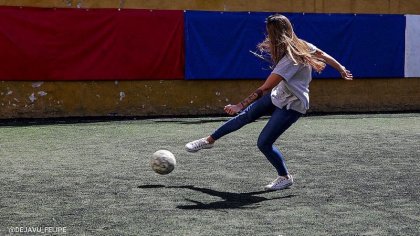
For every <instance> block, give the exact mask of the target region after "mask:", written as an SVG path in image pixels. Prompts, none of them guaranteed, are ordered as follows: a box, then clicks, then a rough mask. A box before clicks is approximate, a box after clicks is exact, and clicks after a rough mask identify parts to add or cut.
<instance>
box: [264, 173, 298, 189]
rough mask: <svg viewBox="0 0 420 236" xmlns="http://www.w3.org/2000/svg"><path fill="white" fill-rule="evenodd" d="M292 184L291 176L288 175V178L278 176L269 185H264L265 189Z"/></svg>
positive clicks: (283, 187)
mask: <svg viewBox="0 0 420 236" xmlns="http://www.w3.org/2000/svg"><path fill="white" fill-rule="evenodd" d="M292 184H293V177H292V176H291V175H289V178H286V177H283V176H279V177H277V179H275V180H274V181H273V182H271V183H270V184H269V185H266V186H265V187H264V189H265V190H282V189H285V188H288V187H290V186H292Z"/></svg>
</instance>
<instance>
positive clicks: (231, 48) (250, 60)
mask: <svg viewBox="0 0 420 236" xmlns="http://www.w3.org/2000/svg"><path fill="white" fill-rule="evenodd" d="M271 14H273V13H267V12H265V13H262V12H250V13H248V12H223V13H222V12H206V11H187V12H186V13H185V39H186V45H185V48H186V63H185V66H186V68H185V77H186V79H265V78H266V77H267V75H268V74H269V73H270V69H269V64H268V63H266V62H263V61H262V60H260V59H258V58H257V57H255V56H253V55H252V54H251V53H250V52H249V50H253V51H255V49H256V45H257V43H259V42H261V41H262V40H263V39H264V35H265V23H264V21H265V18H266V17H267V16H269V15H271ZM284 15H286V16H287V17H288V18H289V19H290V21H291V22H292V24H293V26H294V29H295V32H296V34H297V35H298V37H299V38H302V39H304V40H307V41H309V42H311V43H313V44H315V45H316V46H318V47H319V48H320V49H322V50H324V51H325V52H327V53H329V54H330V55H332V56H334V57H335V58H336V59H337V60H339V61H340V62H341V63H342V64H343V65H345V66H346V67H347V68H348V69H349V70H351V71H352V73H353V75H354V76H355V77H358V78H370V77H404V42H405V40H404V35H405V33H404V32H405V16H404V15H370V14H358V15H355V14H301V13H285V14H284ZM314 77H318V78H334V77H339V74H338V73H337V72H336V71H334V70H333V69H332V68H331V67H330V68H327V69H326V70H325V71H324V72H322V74H314Z"/></svg>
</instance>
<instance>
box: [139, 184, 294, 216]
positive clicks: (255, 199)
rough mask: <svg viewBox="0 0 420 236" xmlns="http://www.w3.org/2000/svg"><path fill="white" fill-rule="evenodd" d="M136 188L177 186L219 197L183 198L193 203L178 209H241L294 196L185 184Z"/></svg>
mask: <svg viewBox="0 0 420 236" xmlns="http://www.w3.org/2000/svg"><path fill="white" fill-rule="evenodd" d="M138 188H143V189H151V188H177V189H189V190H194V191H197V192H201V193H205V194H208V195H211V196H216V197H220V198H221V199H223V200H221V201H216V202H210V203H203V202H200V201H197V200H192V199H188V198H185V200H186V201H188V202H191V203H193V205H179V206H177V208H178V209H184V210H197V209H202V210H218V209H243V208H247V209H248V208H257V207H258V206H252V205H254V204H257V203H260V202H264V201H271V200H277V199H286V198H292V197H295V195H293V194H291V195H287V196H281V197H274V198H266V197H261V196H256V195H260V194H264V193H269V191H257V192H248V193H233V192H222V191H216V190H212V189H208V188H199V187H195V186H192V185H186V186H168V187H166V186H164V185H142V186H138Z"/></svg>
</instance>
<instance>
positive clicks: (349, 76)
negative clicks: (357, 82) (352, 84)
mask: <svg viewBox="0 0 420 236" xmlns="http://www.w3.org/2000/svg"><path fill="white" fill-rule="evenodd" d="M340 74H341V77H342V78H343V79H345V80H353V75H352V74H351V72H350V71H349V70H347V69H346V68H345V67H343V68H342V69H341V70H340Z"/></svg>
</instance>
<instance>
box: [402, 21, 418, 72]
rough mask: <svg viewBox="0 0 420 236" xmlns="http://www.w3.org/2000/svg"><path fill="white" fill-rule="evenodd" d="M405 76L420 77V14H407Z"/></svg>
mask: <svg viewBox="0 0 420 236" xmlns="http://www.w3.org/2000/svg"><path fill="white" fill-rule="evenodd" d="M404 74H405V77H420V15H406V28H405V70H404Z"/></svg>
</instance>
